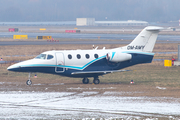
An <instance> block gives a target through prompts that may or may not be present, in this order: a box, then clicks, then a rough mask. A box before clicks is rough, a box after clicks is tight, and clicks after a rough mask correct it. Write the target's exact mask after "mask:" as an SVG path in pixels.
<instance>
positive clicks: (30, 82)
mask: <svg viewBox="0 0 180 120" xmlns="http://www.w3.org/2000/svg"><path fill="white" fill-rule="evenodd" d="M30 78H31V73H29V79H28V80H27V81H26V85H29V86H30V85H32V81H31V79H30Z"/></svg>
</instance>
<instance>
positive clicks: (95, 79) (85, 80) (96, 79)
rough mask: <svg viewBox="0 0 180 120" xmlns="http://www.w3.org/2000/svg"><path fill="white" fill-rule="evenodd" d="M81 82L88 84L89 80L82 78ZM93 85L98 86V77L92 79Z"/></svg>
mask: <svg viewBox="0 0 180 120" xmlns="http://www.w3.org/2000/svg"><path fill="white" fill-rule="evenodd" d="M82 82H83V84H88V83H89V79H88V78H87V77H85V78H83V80H82ZM93 83H94V84H99V83H100V80H99V78H98V77H94V80H93Z"/></svg>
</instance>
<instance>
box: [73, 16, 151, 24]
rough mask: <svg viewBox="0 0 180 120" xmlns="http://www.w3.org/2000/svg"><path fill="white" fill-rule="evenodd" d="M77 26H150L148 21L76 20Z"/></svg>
mask: <svg viewBox="0 0 180 120" xmlns="http://www.w3.org/2000/svg"><path fill="white" fill-rule="evenodd" d="M76 26H148V22H146V21H136V20H128V21H95V18H76Z"/></svg>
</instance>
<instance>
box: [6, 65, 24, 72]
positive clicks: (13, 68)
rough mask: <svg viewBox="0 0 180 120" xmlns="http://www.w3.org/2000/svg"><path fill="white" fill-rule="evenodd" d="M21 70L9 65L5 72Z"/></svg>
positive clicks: (18, 67)
mask: <svg viewBox="0 0 180 120" xmlns="http://www.w3.org/2000/svg"><path fill="white" fill-rule="evenodd" d="M20 68H21V66H14V65H11V66H9V67H8V68H7V70H9V71H18V70H19V69H20Z"/></svg>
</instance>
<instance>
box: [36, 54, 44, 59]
mask: <svg viewBox="0 0 180 120" xmlns="http://www.w3.org/2000/svg"><path fill="white" fill-rule="evenodd" d="M35 59H46V54H40V55H38V56H37V57H35Z"/></svg>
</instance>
